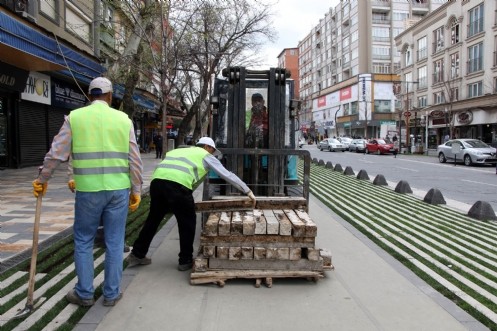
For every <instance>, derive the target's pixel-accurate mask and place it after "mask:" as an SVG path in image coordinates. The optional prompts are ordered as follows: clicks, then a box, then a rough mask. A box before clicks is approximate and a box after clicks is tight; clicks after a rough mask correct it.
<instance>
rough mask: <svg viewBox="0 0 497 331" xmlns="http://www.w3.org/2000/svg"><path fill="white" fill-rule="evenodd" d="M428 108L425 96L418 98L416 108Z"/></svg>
mask: <svg viewBox="0 0 497 331" xmlns="http://www.w3.org/2000/svg"><path fill="white" fill-rule="evenodd" d="M426 106H428V98H427V97H426V95H424V96H422V97H418V107H426Z"/></svg>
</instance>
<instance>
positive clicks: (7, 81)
mask: <svg viewBox="0 0 497 331" xmlns="http://www.w3.org/2000/svg"><path fill="white" fill-rule="evenodd" d="M28 76H29V71H26V70H22V69H19V68H16V67H14V66H11V65H8V64H6V63H3V62H0V87H3V88H6V89H9V90H14V91H18V92H22V91H24V88H25V87H26V80H27V79H28Z"/></svg>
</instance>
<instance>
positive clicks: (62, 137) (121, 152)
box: [33, 77, 143, 306]
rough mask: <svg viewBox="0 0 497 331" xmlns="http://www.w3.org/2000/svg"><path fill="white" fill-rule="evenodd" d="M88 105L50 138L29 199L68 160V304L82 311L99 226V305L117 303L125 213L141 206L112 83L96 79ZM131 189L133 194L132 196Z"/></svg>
mask: <svg viewBox="0 0 497 331" xmlns="http://www.w3.org/2000/svg"><path fill="white" fill-rule="evenodd" d="M88 92H89V100H90V101H91V104H90V105H88V106H86V107H82V108H79V109H75V110H73V111H72V112H71V113H70V114H69V115H68V116H66V117H65V120H64V123H63V125H62V127H61V129H60V131H59V133H58V134H57V136H55V137H54V139H53V142H52V146H51V148H50V151H49V152H48V153H47V154H46V155H45V160H44V162H43V169H42V171H41V173H40V175H39V176H38V178H37V179H35V180H34V181H33V189H34V190H33V193H34V195H35V196H36V197H37V196H38V195H39V194H42V195H44V194H45V192H46V190H47V183H48V180H49V179H50V177H51V176H52V174H53V172H54V171H55V169H56V168H57V166H58V165H59V164H60V163H61V162H64V161H67V160H68V159H69V156H71V158H72V166H73V171H74V182H75V186H76V187H77V190H76V198H75V205H74V226H73V230H74V264H75V268H76V275H77V276H78V281H77V283H76V286H75V287H74V289H72V290H71V291H69V293H67V295H66V299H67V300H68V301H69V302H71V303H74V304H77V305H80V306H91V305H93V304H94V303H95V300H94V291H95V289H94V288H93V281H94V268H93V241H94V239H95V235H96V233H97V228H98V226H99V224H100V220H101V219H102V220H103V225H104V227H105V234H104V236H105V246H106V250H105V276H104V285H103V296H104V301H103V304H104V305H105V306H113V305H115V303H116V302H117V301H118V300H119V299H121V296H122V293H121V291H120V285H121V278H122V270H123V268H122V259H123V248H124V233H125V227H126V219H127V215H128V207H129V210H130V211H134V210H136V208H138V205H139V204H140V200H141V186H142V183H143V179H142V171H143V165H142V160H141V158H140V150H139V148H138V144H137V142H136V137H135V131H134V128H133V123H132V121H131V120H130V119H129V117H128V116H127V115H126V114H125V113H123V112H121V111H118V110H116V109H113V108H111V107H110V106H109V105H110V104H111V103H112V83H111V82H110V80H108V79H107V78H104V77H98V78H95V79H94V80H92V81H91V82H90V86H89V89H88ZM130 188H131V194H130Z"/></svg>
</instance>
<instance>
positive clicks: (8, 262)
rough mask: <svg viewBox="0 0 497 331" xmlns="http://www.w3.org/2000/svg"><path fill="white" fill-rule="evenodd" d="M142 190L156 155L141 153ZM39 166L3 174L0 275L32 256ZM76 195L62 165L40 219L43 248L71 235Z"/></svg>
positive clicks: (50, 185) (0, 176)
mask: <svg viewBox="0 0 497 331" xmlns="http://www.w3.org/2000/svg"><path fill="white" fill-rule="evenodd" d="M142 160H143V168H144V178H143V191H148V189H149V185H150V177H151V175H152V172H153V170H154V169H155V166H156V165H157V163H158V161H159V160H157V159H155V153H148V154H142ZM37 175H38V167H27V168H22V169H5V170H1V171H0V272H2V271H4V270H6V269H8V268H10V267H11V266H13V265H15V264H17V263H19V262H21V261H23V260H25V259H26V258H27V255H29V256H31V255H30V253H29V252H30V249H31V246H32V241H33V224H34V215H35V206H36V198H35V197H34V196H33V187H32V185H31V182H32V181H33V180H34V179H35V178H36V177H37ZM73 207H74V194H73V193H71V191H69V189H68V188H67V164H65V163H63V164H61V165H60V166H59V169H57V171H56V172H55V173H54V176H53V178H52V179H51V180H50V182H49V183H48V190H47V193H46V194H45V196H44V197H43V202H42V212H41V220H40V236H39V245H40V248H43V247H46V246H47V245H50V243H52V242H54V241H55V240H58V239H60V238H61V237H64V236H67V235H70V234H71V231H72V224H73V221H74V211H73V209H74V208H73Z"/></svg>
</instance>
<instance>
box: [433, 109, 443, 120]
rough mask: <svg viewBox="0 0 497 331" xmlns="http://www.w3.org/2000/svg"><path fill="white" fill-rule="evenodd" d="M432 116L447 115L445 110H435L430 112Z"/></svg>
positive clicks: (440, 116) (441, 116)
mask: <svg viewBox="0 0 497 331" xmlns="http://www.w3.org/2000/svg"><path fill="white" fill-rule="evenodd" d="M430 116H431V117H433V118H444V117H445V112H444V111H443V110H433V111H432V112H431V113H430Z"/></svg>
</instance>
